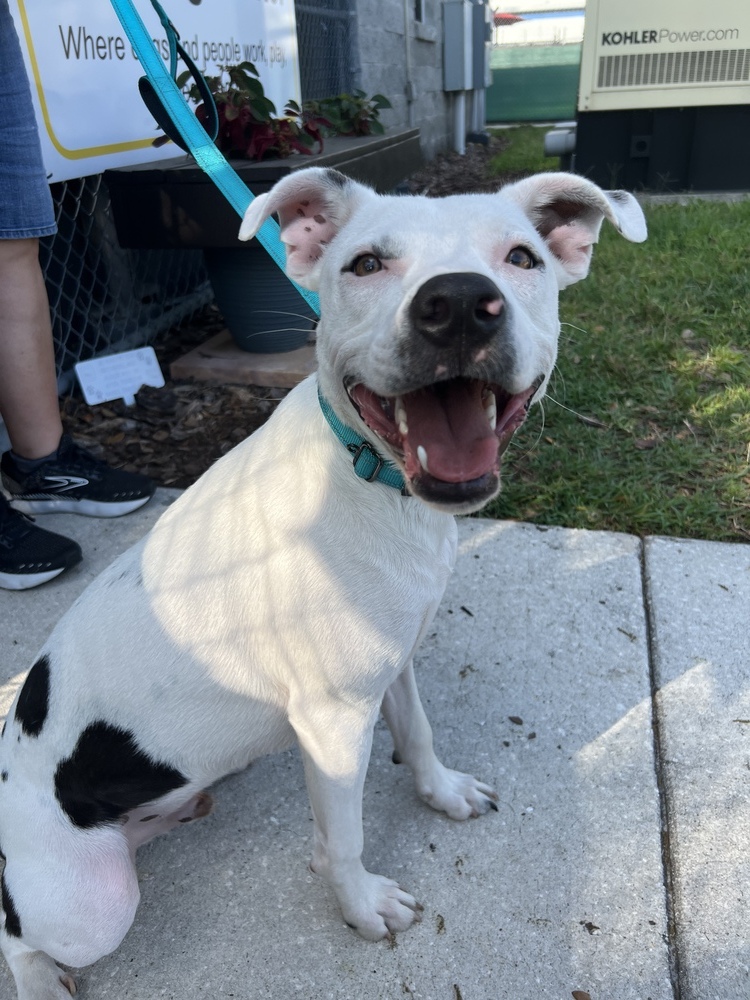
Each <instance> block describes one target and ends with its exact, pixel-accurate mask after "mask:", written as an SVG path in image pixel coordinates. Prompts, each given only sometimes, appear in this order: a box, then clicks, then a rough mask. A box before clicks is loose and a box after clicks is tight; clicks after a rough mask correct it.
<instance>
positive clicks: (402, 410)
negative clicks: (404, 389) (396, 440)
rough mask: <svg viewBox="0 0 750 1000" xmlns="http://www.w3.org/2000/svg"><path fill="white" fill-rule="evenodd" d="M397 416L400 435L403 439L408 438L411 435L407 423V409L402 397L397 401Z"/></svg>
mask: <svg viewBox="0 0 750 1000" xmlns="http://www.w3.org/2000/svg"><path fill="white" fill-rule="evenodd" d="M395 416H396V423H397V424H398V431H399V434H400V435H401V437H406V436H407V434H408V433H409V425H408V424H407V422H406V407H405V406H404V403H403V400H402V399H401V397H400V396H399V397H398V398H397V399H396V411H395Z"/></svg>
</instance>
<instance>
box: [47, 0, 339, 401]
mask: <svg viewBox="0 0 750 1000" xmlns="http://www.w3.org/2000/svg"><path fill="white" fill-rule="evenodd" d="M354 2H355V0H310V2H308V3H303V4H300V5H298V6H297V8H296V12H297V35H298V48H299V66H300V79H301V86H302V97H303V100H308V99H313V98H320V97H328V96H331V95H333V94H339V93H344V92H347V91H351V90H352V89H353V88H354V87H355V86H356V81H357V76H358V68H357V64H356V57H355V53H356V44H355V32H356V24H355V13H354ZM51 190H52V195H53V199H54V202H55V211H56V217H57V225H58V232H57V234H56V235H55V236H53V237H48V238H46V239H43V240H41V241H40V260H41V264H42V269H43V271H44V276H45V280H46V284H47V292H48V295H49V300H50V308H51V312H52V325H53V333H54V339H55V356H56V362H57V372H58V379H59V383H60V387H61V389H63V390H67V389H68V388H69V387H70V385H71V384H72V382H73V366H74V365H75V364H76V363H77V362H78V361H85V360H87V359H89V358H92V357H96V356H98V355H103V354H112V353H115V352H118V351H123V350H128V349H131V348H134V347H141V346H143V345H144V344H150V343H153V342H154V340H155V339H156V338H157V337H158V336H159V335H160V334H162V333H165V332H166V331H167V330H169V329H170V328H171V327H172V326H175V325H176V324H178V323H180V322H183V321H184V320H186V319H188V318H189V317H190V316H192V315H193V314H194V313H196V312H197V311H198V310H199V309H201V308H202V307H203V306H205V305H207V304H208V303H209V302H211V301H212V299H213V292H212V289H211V286H210V284H209V281H208V275H207V273H206V269H205V265H204V261H203V253H202V251H200V250H123V249H122V248H121V247H120V246H119V244H118V242H117V236H116V234H115V227H114V222H113V220H112V215H111V212H110V201H109V194H108V191H107V187H106V185H105V184H104V181H103V179H102V175H101V174H95V175H93V176H91V177H84V178H79V179H76V180H70V181H65V182H61V183H58V184H53V185H52V188H51Z"/></svg>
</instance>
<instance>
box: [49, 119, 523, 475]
mask: <svg viewBox="0 0 750 1000" xmlns="http://www.w3.org/2000/svg"><path fill="white" fill-rule="evenodd" d="M506 144H507V143H506V141H505V140H503V139H498V138H492V139H491V140H490V142H489V144H488V145H482V144H480V143H471V144H469V145H468V146H467V150H466V154H465V155H464V156H460V155H459V154H457V153H447V154H444V155H441V156H438V157H436V159H435V160H433V161H432V162H431V163H429V164H428V165H427V166H426V167H425V168H424V169H423V170H421V171H419V173H417V174H415V175H414V176H413V177H412V178H411V179H410V181H409V188H410V190H411V192H412V193H413V194H426V195H429V196H432V197H442V196H444V195H447V194H463V193H468V192H480V191H494V190H497V188H498V187H499V186H500V184H501V183H502V181H504V180H510V179H512V178H510V177H508V178H502V179H500V178H498V177H497V176H494V177H492V178H490V177H489V176H488V171H487V166H488V163H489V161H490V160H491V159H492V157H494V156H496V155H497V154H498V153H499V152H501V151H502V149H503V148H504V147H505V146H506ZM223 328H224V323H223V320H222V317H221V315H220V313H219V312H218V310H217V309H216V307H215V306H209V307H207V308H206V309H204V310H203V311H202V312H200V313H199V314H197V315H196V316H194V317H192V319H190V320H189V321H187V322H185V323H183V324H182V325H181V326H179V327H175V328H174V329H172V330H170V331H169V333H168V334H167V335H166V336H164V337H163V338H161V340H160V341H159V342H158V343H156V344H154V349H155V351H156V354H157V357H158V359H159V363H160V365H161V368H162V371H163V373H164V377H165V379H166V384H165V385H164V387H163V388H162V389H153V388H150V387H148V386H144V387H143V388H142V389H141V391H140V392H139V393H138V394H137V395H136V402H135V405H133V406H126V405H125V404H124V403H123V402H122V401H121V400H120V401H114V402H110V403H104V404H98V405H95V406H88V405H87V404H86V403H85V402H84V401H83V399H82V397H81V396H80V393H79V391H78V389H77V388H76V389H74V390H73V392H72V394H71V395H70V396H68V397H67V398H66V399H64V400H63V404H62V411H63V421H64V424H65V427H66V429H67V430H68V431H69V432H70V433H71V434H72V435H73V436H74V437H75V439H76V440H77V441H78V442H79V443H80V444H82V445H83V446H84V447H86V448H88V449H89V450H90V451H92V452H93V453H94V454H95V455H97V457H99V458H102V459H104V460H105V461H107V462H108V463H109V464H111V465H113V466H117V467H120V468H125V469H128V470H130V471H132V472H141V473H143V474H144V475H147V476H150V477H151V478H152V479H153V480H154V481H155V482H157V483H158V484H159V485H160V486H171V487H177V488H180V489H184V488H186V487H188V486H190V484H191V483H193V482H194V481H195V480H196V479H197V478H198V476H200V475H201V474H202V473H203V472H205V470H206V469H207V468H208V467H209V466H210V465H212V464H213V463H214V462H215V461H216V459H217V458H220V457H221V456H222V455H223V454H225V453H226V452H227V451H229V450H230V448H233V447H234V445H235V444H237V443H238V442H239V441H242V440H243V438H245V437H247V436H248V435H249V434H251V433H252V432H253V431H254V430H256V429H257V428H258V427H260V426H261V424H263V423H264V422H265V421H266V420H267V419H268V417H269V416H270V414H271V413H272V412H273V410H274V408H275V406H276V404H277V403H278V401H279V400H280V399H282V398H283V397H284V396H285V395H286V392H287V390H284V389H265V388H260V387H252V386H239V385H226V384H219V383H216V382H215V383H208V382H194V381H192V380H187V379H170V378H169V377H168V376H169V365H170V363H171V362H172V361H174V360H175V358H178V357H180V356H181V355H183V354H186V353H187V352H188V351H191V350H192V349H193V348H194V347H197V346H198V345H199V344H202V343H204V342H205V341H206V340H208V339H209V338H210V337H212V336H214V334H216V333H218V332H219V331H220V330H222V329H223Z"/></svg>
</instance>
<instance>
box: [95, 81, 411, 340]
mask: <svg viewBox="0 0 750 1000" xmlns="http://www.w3.org/2000/svg"><path fill="white" fill-rule="evenodd" d="M187 77H188V74H182V76H180V77H179V78H178V81H177V82H178V83H179V84H180V86H182V87H183V88H184V89H185V91H186V93H187V94H188V96H189V97H190V98H192V99H193V100H194V101H196V109H195V113H196V116H197V117H198V119H199V120H201V121H204V122H205V121H206V119H207V113H206V109H205V108H204V107H203V104H202V98H201V95H200V93H199V91H198V88H197V86H195V85H194V84H192V83H191V82H189V81H188V78H187ZM206 81H207V83H208V86H209V89H210V90H211V92H212V96H213V98H214V102H215V104H216V106H217V112H218V118H219V129H218V135H217V138H216V143H217V145H218V147H219V149H220V150H221V151H222V152H223V153H224V155H225V156H227V158H229V159H231V160H232V161H233V166H234V169H235V170H236V171H237V173H238V174H239V175H240V177H241V178H242V179H243V181H245V182H246V183H247V185H248V187H249V188H250V190H251V191H253V193H254V194H261V193H262V192H264V191H268V190H270V188H271V187H272V186H273V184H274V183H276V182H277V181H278V180H279V179H280V178H281V177H283V176H286V175H287V174H288V173H290V172H292V171H293V170H294V169H296V168H297V167H298V166H301V165H302V164H303V163H304V161H305V160H306V159H308V157H310V158H312V157H314V162H315V164H316V165H320V166H331V167H334V168H336V169H340V170H342V171H343V172H344V173H346V174H348V175H349V176H352V177H354V178H355V179H357V180H360V181H363V182H364V183H367V184H370V185H371V186H372V187H374V188H375V189H376V190H379V191H388V190H391V189H392V187H393V186H394V185H395V184H397V183H398V182H399V181H400V180H402V179H403V178H404V177H406V176H408V175H409V174H411V173H413V172H414V171H415V170H417V169H418V168H419V167H420V166H421V165H422V163H423V159H422V153H421V149H420V144H419V130H418V129H416V128H410V129H405V130H400V131H396V132H394V133H391V134H389V135H387V136H386V135H384V132H385V129H384V127H383V125H382V123H381V121H380V113H381V111H383V110H384V109H386V108H389V107H390V102H389V101H388V100H387V98H385V97H384V96H383V95H382V94H376V95H374V96H373V97H371V98H368V97H367V95H366V94H365V93H364V92H363V91H354V93H352V94H339V95H337V96H335V97H330V98H325V99H322V100H317V101H307V102H305V103H304V104H303V105H302V107H300V106H299V105H298V104H297V103H295V102H294V101H292V100H290V101H287V102H286V104H285V106H284V111H283V114H282V115H280V116H277V115H276V109H275V107H274V105H273V103H272V102H271V101H270V100H269V99H268V98H267V96H266V94H265V92H264V90H263V84H262V82H261V81H260V79H259V77H258V73H257V71H256V69H255V66H253V64H252V63H249V62H244V63H240V64H238V65H232V66H222V67H219V73H218V74H217V75H216V76H212V77H207V78H206ZM324 143H325V149H324ZM105 181H106V183H107V187H108V190H109V193H110V198H111V204H112V211H113V215H114V219H115V225H116V228H117V235H118V240H119V242H120V245H121V246H123V247H127V248H134V249H135V248H140V249H148V248H154V249H156V248H162V249H167V248H177V247H180V248H200V249H201V250H202V251H203V253H204V256H205V259H206V263H207V267H208V271H209V276H210V279H211V282H212V285H213V288H214V293H215V297H216V301H217V304H218V306H219V308H220V309H221V311H222V313H223V314H224V318H225V319H226V322H227V327H228V329H229V331H230V333H231V334H232V336H233V338H234V339H235V341H236V342H237V344H238V345H239V346H240V347H242V348H244V349H246V350H251V351H261V352H275V351H279V350H292V349H294V348H296V347H298V346H301V345H302V344H304V343H305V341H306V340H307V339H308V337H309V332H310V329H311V327H312V325H313V321H314V317H313V314H312V312H311V310H310V308H309V307H308V305H307V303H306V302H305V300H304V299H303V298H302V296H301V295H299V293H298V292H297V291H296V290H295V289H294V287H293V286H291V285H290V283H289V281H288V280H287V278H286V277H285V276H284V275H283V274H282V273H281V272H280V270H279V268H278V266H277V265H276V264H275V263H273V261H271V259H270V258H269V256H268V254H267V253H266V251H265V250H263V248H262V247H260V245H259V244H258V243H257V242H256V241H251V242H250V243H246V244H245V243H240V242H239V241H238V240H237V237H236V234H237V231H238V229H239V223H238V220H237V216H236V214H235V212H234V209H233V208H232V207H231V206H230V205H229V203H228V202H226V201H225V200H224V198H223V196H222V195H221V193H220V192H219V191H218V189H216V188H214V187H213V185H212V183H211V181H210V180H209V179H208V178H207V177H206V176H205V174H203V172H202V171H201V169H200V167H198V166H197V165H196V164H194V163H190V162H186V161H185V160H184V159H181V160H180V162H176V163H174V164H163V163H159V164H155V165H154V166H153V167H152V168H149V169H144V168H143V167H139V168H137V169H136V168H119V169H117V170H110V171H107V173H106V175H105Z"/></svg>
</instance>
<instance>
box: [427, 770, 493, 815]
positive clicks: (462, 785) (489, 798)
mask: <svg viewBox="0 0 750 1000" xmlns="http://www.w3.org/2000/svg"><path fill="white" fill-rule="evenodd" d="M417 791H418V792H419V794H420V796H421V797H422V798H423V799H424V801H425V802H426V803H427V804H428V805H429V806H432V808H433V809H437V810H438V811H439V812H444V813H446V814H447V815H448V816H450V818H451V819H457V820H464V819H476V818H477V817H478V816H482V815H483V814H484V813H486V812H488V811H489V810H490V809H493V810H494V811H495V812H497V805H496V804H495V803H496V802H497V799H498V796H497V792H496V791H495V790H494V789H493V788H491V787H490V786H489V785H485V784H484V783H483V782H481V781H477V779H476V778H474V777H472V775H470V774H463V773H462V772H461V771H451V770H450V769H449V768H447V767H443V765H442V764H438V765H437V766H436V768H435V770H434V772H433V774H432V776H431V778H430V780H429V781H425V782H424V783H422V784H421V786H418V788H417Z"/></svg>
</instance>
